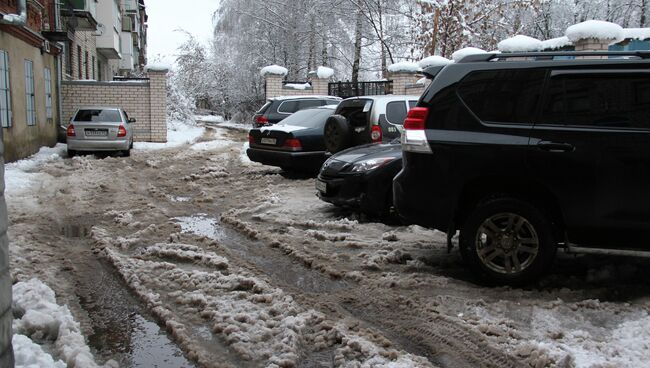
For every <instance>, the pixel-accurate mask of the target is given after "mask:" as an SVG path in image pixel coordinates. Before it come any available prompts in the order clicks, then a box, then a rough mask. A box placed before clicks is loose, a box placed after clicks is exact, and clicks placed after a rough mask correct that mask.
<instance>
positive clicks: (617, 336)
mask: <svg viewBox="0 0 650 368" xmlns="http://www.w3.org/2000/svg"><path fill="white" fill-rule="evenodd" d="M245 140H246V136H245V133H242V132H240V131H237V130H226V129H223V128H215V127H210V128H209V129H207V130H206V133H205V134H204V136H203V137H202V138H201V140H200V141H199V142H197V143H195V144H187V145H183V146H181V147H177V148H168V149H158V150H151V149H146V150H145V149H141V150H135V151H134V152H133V154H132V156H131V157H128V158H123V157H105V158H97V157H94V156H85V157H83V156H82V157H75V158H74V159H68V158H65V157H63V158H58V159H56V158H53V159H52V160H50V161H48V162H46V163H43V164H41V165H38V166H37V167H33V168H29V169H26V172H27V173H28V174H29V173H33V174H34V175H35V179H34V182H35V184H34V185H33V186H32V187H30V188H28V189H25V190H24V191H18V192H16V193H14V194H13V195H12V196H8V198H7V200H8V207H9V213H10V238H11V241H12V249H11V252H12V256H13V263H12V271H13V276H14V279H15V280H23V279H26V278H29V277H34V276H36V277H39V278H41V280H43V281H45V282H47V283H48V284H49V285H50V286H51V287H52V288H53V289H54V290H55V291H56V292H57V296H58V298H59V299H60V300H59V302H60V303H62V304H67V305H68V306H69V307H70V309H71V311H72V313H73V314H74V315H75V318H76V319H77V320H78V321H80V322H81V324H82V328H83V331H84V333H85V335H86V336H87V338H88V342H89V345H90V346H91V347H92V348H93V349H94V352H95V354H96V357H97V359H98V360H99V361H106V360H108V359H114V360H115V361H117V362H118V363H119V365H120V366H122V367H262V366H264V367H267V366H269V367H334V366H345V367H380V366H391V367H412V366H418V367H495V368H496V367H592V366H593V367H625V366H630V367H632V366H643V364H647V361H648V358H650V351H649V349H650V347H649V346H648V345H647V341H650V328H649V327H650V317H649V316H648V311H649V310H650V298H649V294H650V290H649V289H648V286H647V285H648V281H649V280H648V279H649V276H648V274H647V272H646V270H647V268H648V266H649V265H650V263H648V262H643V261H635V260H630V259H611V258H599V257H573V256H572V257H569V256H566V255H562V254H560V255H559V259H558V261H557V262H556V263H555V266H554V269H553V271H552V272H551V273H550V274H549V275H548V276H547V277H545V278H544V279H542V280H541V281H540V282H539V283H538V284H536V285H533V286H531V287H529V288H524V289H511V288H505V287H500V288H494V287H486V286H482V284H481V282H480V280H476V279H474V278H473V277H472V275H471V274H469V272H467V271H466V270H465V268H464V267H463V266H462V263H461V261H460V259H459V256H458V254H457V251H456V250H455V249H454V250H452V252H451V253H447V249H446V239H445V236H444V234H442V233H439V232H435V231H431V230H427V229H423V228H420V227H417V226H389V225H385V224H381V223H375V222H369V221H367V220H366V219H364V218H363V216H359V215H358V214H355V213H352V212H349V211H344V210H341V209H337V208H335V207H333V206H332V205H330V204H326V203H324V202H321V201H319V200H318V199H317V198H316V196H315V189H314V183H313V178H308V177H301V176H296V175H288V174H285V173H282V172H281V171H280V170H279V169H275V168H271V167H265V166H261V165H257V164H253V163H251V162H249V161H247V160H246V159H245V158H244V157H242V145H243V142H244V141H245ZM639 363H640V364H641V365H638V364H639ZM635 364H637V365H635Z"/></svg>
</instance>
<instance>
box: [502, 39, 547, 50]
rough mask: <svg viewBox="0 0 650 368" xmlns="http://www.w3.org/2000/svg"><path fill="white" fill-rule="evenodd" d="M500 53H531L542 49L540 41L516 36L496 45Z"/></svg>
mask: <svg viewBox="0 0 650 368" xmlns="http://www.w3.org/2000/svg"><path fill="white" fill-rule="evenodd" d="M497 47H498V48H499V51H501V52H532V51H539V50H541V49H542V41H540V40H538V39H536V38H533V37H528V36H524V35H516V36H514V37H510V38H507V39H505V40H503V41H501V42H499V43H498V45H497Z"/></svg>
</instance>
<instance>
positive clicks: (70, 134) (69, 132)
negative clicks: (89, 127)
mask: <svg viewBox="0 0 650 368" xmlns="http://www.w3.org/2000/svg"><path fill="white" fill-rule="evenodd" d="M66 135H67V136H68V137H74V136H76V135H77V133H76V132H75V131H74V125H73V124H70V125H68V130H67V131H66Z"/></svg>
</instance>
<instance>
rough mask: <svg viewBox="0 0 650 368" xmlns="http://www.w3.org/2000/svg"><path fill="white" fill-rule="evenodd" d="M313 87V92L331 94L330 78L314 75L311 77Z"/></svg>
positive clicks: (322, 94)
mask: <svg viewBox="0 0 650 368" xmlns="http://www.w3.org/2000/svg"><path fill="white" fill-rule="evenodd" d="M311 87H312V93H313V94H315V95H321V96H327V95H328V94H329V78H318V77H317V76H314V77H313V78H312V79H311Z"/></svg>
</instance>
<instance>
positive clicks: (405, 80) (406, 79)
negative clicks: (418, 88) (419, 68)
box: [388, 72, 420, 95]
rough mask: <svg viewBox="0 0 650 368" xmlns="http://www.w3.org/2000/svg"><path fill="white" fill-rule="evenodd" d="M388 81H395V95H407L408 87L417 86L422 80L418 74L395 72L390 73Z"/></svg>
mask: <svg viewBox="0 0 650 368" xmlns="http://www.w3.org/2000/svg"><path fill="white" fill-rule="evenodd" d="M388 79H389V80H392V81H393V94H394V95H405V94H407V93H406V86H409V85H411V84H415V82H417V81H418V79H420V77H419V76H418V74H417V73H410V72H394V73H388Z"/></svg>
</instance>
